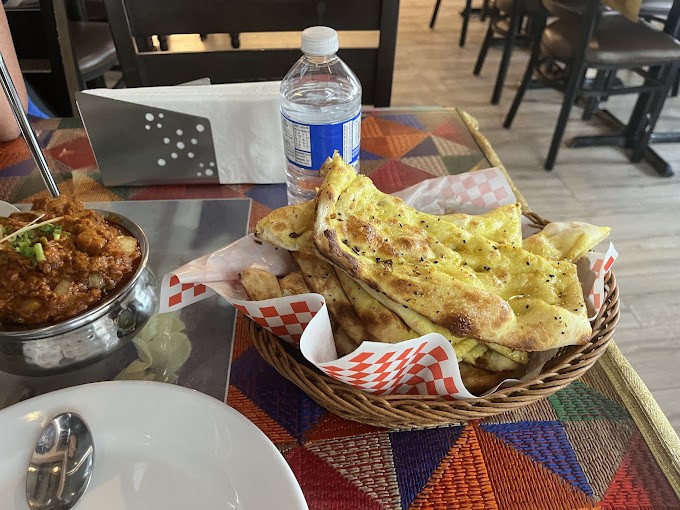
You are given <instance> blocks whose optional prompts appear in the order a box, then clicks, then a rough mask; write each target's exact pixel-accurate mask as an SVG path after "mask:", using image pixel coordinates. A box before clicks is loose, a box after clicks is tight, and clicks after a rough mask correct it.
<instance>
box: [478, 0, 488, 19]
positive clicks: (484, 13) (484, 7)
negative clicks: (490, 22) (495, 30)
mask: <svg viewBox="0 0 680 510" xmlns="http://www.w3.org/2000/svg"><path fill="white" fill-rule="evenodd" d="M488 15H489V0H484V3H483V4H482V12H481V13H480V16H479V19H480V21H486V17H487V16H488Z"/></svg>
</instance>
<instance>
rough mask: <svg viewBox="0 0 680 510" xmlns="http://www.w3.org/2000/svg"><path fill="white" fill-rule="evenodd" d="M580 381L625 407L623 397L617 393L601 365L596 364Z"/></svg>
mask: <svg viewBox="0 0 680 510" xmlns="http://www.w3.org/2000/svg"><path fill="white" fill-rule="evenodd" d="M580 381H581V382H583V383H585V384H587V385H588V386H590V387H591V388H592V389H594V390H595V391H597V392H598V393H599V394H601V395H604V396H605V397H607V398H608V399H610V400H613V401H614V402H616V403H617V404H619V405H620V406H621V407H625V405H624V403H623V400H621V395H619V394H618V393H617V391H616V388H614V386H613V385H612V383H611V381H610V379H609V376H608V375H607V373H606V372H605V371H604V368H602V365H600V364H599V363H595V364H594V365H593V366H592V367H590V369H589V370H588V372H586V373H585V375H584V376H583V377H582V378H581V379H580Z"/></svg>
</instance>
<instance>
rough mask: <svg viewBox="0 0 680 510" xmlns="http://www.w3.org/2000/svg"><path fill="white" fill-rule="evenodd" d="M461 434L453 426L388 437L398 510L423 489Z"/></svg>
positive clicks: (460, 429)
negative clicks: (399, 497)
mask: <svg viewBox="0 0 680 510" xmlns="http://www.w3.org/2000/svg"><path fill="white" fill-rule="evenodd" d="M462 431H463V428H462V427H460V426H453V427H445V428H437V429H422V430H409V431H403V432H391V433H390V442H391V443H392V455H393V457H394V467H395V470H396V473H397V483H398V484H399V491H400V492H401V508H402V510H406V509H407V508H408V507H409V505H410V504H411V502H412V501H413V500H414V499H415V498H416V496H417V495H418V493H420V491H421V490H422V489H423V487H425V484H426V483H427V480H428V479H429V478H430V476H431V475H432V472H433V471H434V470H435V469H437V466H439V464H440V463H441V461H442V460H443V459H444V457H445V456H446V454H447V453H448V451H449V450H450V449H451V447H452V446H453V445H454V444H455V442H456V440H457V439H458V438H459V437H460V435H461V433H462Z"/></svg>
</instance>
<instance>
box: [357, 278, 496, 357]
mask: <svg viewBox="0 0 680 510" xmlns="http://www.w3.org/2000/svg"><path fill="white" fill-rule="evenodd" d="M359 284H360V285H361V288H362V289H363V290H364V291H365V292H366V293H367V294H368V295H369V296H371V297H372V298H374V299H375V300H376V301H378V302H380V303H381V304H382V305H383V306H385V307H386V308H388V309H389V310H391V311H392V312H394V313H395V314H397V315H398V316H399V317H401V318H402V320H403V321H404V322H405V323H406V324H407V325H408V326H409V327H410V328H411V329H413V331H415V332H416V333H418V335H419V336H423V335H427V334H428V333H439V334H440V335H442V336H443V337H444V338H446V339H447V340H448V341H449V342H451V345H453V346H454V348H455V350H456V356H457V357H458V361H460V360H465V361H467V362H468V363H474V360H475V358H477V357H479V356H481V355H482V354H484V352H485V351H486V347H485V346H484V345H483V344H481V343H480V342H478V341H477V340H473V339H471V338H467V339H466V338H458V337H455V336H453V335H452V334H451V332H450V331H449V330H448V329H446V328H444V327H442V326H439V325H438V324H435V323H433V322H432V321H431V320H430V319H428V318H426V317H423V316H422V315H421V314H419V313H418V312H414V311H413V310H411V309H410V308H408V307H407V306H403V305H399V304H397V303H395V302H394V301H392V300H391V299H389V298H388V297H387V296H385V295H384V294H381V293H379V292H376V291H374V290H373V289H371V288H370V287H369V286H368V285H366V284H365V283H363V282H359ZM479 347H481V349H479ZM473 349H476V350H475V351H474V353H471V352H470V351H472V350H473Z"/></svg>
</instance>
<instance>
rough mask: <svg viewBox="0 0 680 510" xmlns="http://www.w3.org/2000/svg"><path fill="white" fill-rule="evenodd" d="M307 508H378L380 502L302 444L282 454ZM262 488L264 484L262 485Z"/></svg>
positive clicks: (348, 509)
mask: <svg viewBox="0 0 680 510" xmlns="http://www.w3.org/2000/svg"><path fill="white" fill-rule="evenodd" d="M285 457H286V460H287V461H288V464H289V465H290V468H291V470H292V471H293V473H294V474H295V478H297V481H298V483H299V484H300V488H301V489H302V493H303V494H304V496H305V499H306V500H307V505H308V506H309V508H324V509H327V510H356V509H358V508H361V509H366V510H382V509H383V507H382V505H381V504H380V503H379V502H378V501H377V500H375V499H373V498H372V497H371V496H369V495H368V494H366V493H365V492H364V491H362V490H361V489H359V488H358V487H356V486H355V485H354V484H353V483H352V482H350V481H349V480H347V479H346V478H345V477H344V476H342V475H341V474H340V473H338V471H336V470H335V469H334V468H333V467H332V466H331V465H330V464H328V463H327V462H325V461H324V460H322V459H321V458H320V457H319V456H317V455H316V454H314V453H313V452H311V451H309V450H307V449H306V448H305V447H304V446H298V447H297V448H293V449H292V450H289V451H288V452H287V453H286V454H285ZM265 490H266V488H265Z"/></svg>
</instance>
